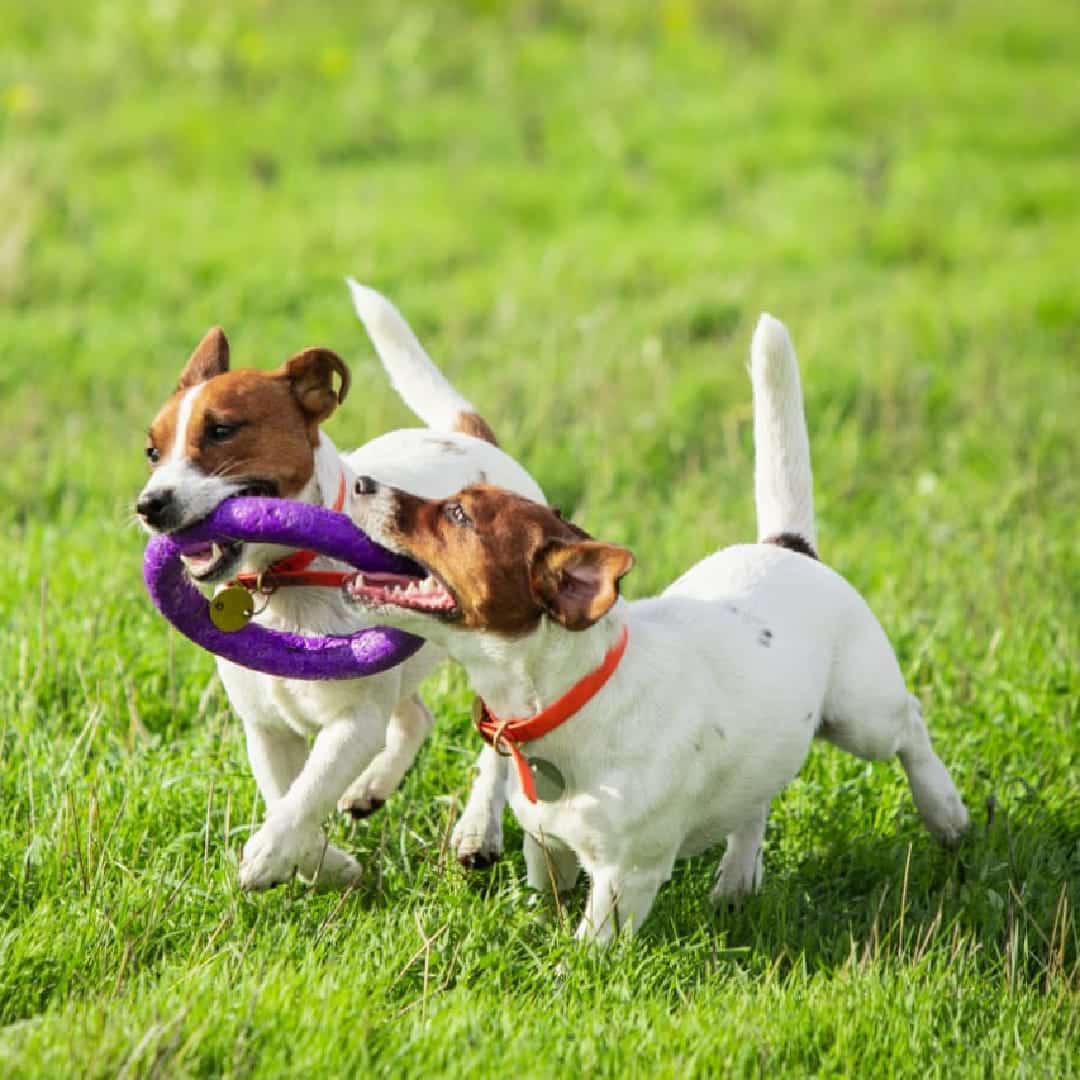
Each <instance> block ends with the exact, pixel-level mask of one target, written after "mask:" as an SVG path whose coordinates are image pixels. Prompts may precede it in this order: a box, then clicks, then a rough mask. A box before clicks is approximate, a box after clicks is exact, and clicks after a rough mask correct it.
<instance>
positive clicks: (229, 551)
mask: <svg viewBox="0 0 1080 1080" xmlns="http://www.w3.org/2000/svg"><path fill="white" fill-rule="evenodd" d="M277 493H278V486H277V484H275V483H274V482H273V481H272V480H248V481H246V482H245V483H244V485H243V486H242V487H241V488H240V490H239V491H237V492H236V493H235V494H233V495H231V496H230V498H244V497H247V496H249V495H258V496H269V497H270V498H274V497H276V496H277ZM243 553H244V544H243V541H241V540H222V541H221V542H219V543H212V544H204V545H203V546H201V547H197V548H191V549H189V550H187V551H185V552H184V553H183V554H182V555H181V556H180V558H181V560H182V561H183V563H184V566H185V567H186V568H187V572H188V573H189V574H190V575H191V577H192V578H194V580H195V581H201V582H214V581H218V580H221V579H224V578H226V577H229V576H231V574H232V573H233V571H234V570H235V569H236V568H237V567H238V566H239V565H240V562H241V559H242V557H243Z"/></svg>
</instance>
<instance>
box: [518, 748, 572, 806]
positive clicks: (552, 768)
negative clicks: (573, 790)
mask: <svg viewBox="0 0 1080 1080" xmlns="http://www.w3.org/2000/svg"><path fill="white" fill-rule="evenodd" d="M527 760H528V763H529V768H530V769H531V770H532V774H533V783H534V784H535V785H536V797H537V798H538V799H539V800H540V801H541V802H555V800H556V799H561V798H562V796H563V792H564V791H566V781H565V780H564V779H563V774H562V773H561V772H559V769H558V766H556V765H554V764H552V763H551V762H550V761H547V760H546V759H545V758H539V757H534V758H528V759H527Z"/></svg>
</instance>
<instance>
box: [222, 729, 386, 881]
mask: <svg viewBox="0 0 1080 1080" xmlns="http://www.w3.org/2000/svg"><path fill="white" fill-rule="evenodd" d="M382 730H383V725H382V723H381V722H380V720H379V718H377V717H374V716H371V715H368V714H361V715H359V716H355V717H350V718H347V719H341V720H335V721H333V722H332V723H330V724H328V725H327V726H326V727H324V728H323V729H322V731H320V732H319V734H318V736H317V737H316V739H315V743H314V745H313V746H312V749H311V754H310V755H309V756H308V759H307V761H306V762H305V764H304V767H303V769H302V770H301V772H300V775H299V776H298V777H297V778H296V779H295V781H293V784H292V786H291V787H290V788H289V790H288V792H287V793H286V794H285V795H284V796H283V797H282V798H280V799H279V800H278V801H277V802H275V803H274V804H273V805H272V806H271V807H270V808H269V811H268V813H267V815H266V821H265V822H264V823H263V825H262V827H261V828H260V829H259V830H258V832H256V833H255V835H254V836H252V837H251V839H250V840H248V842H247V843H246V844H245V845H244V854H243V858H242V860H241V862H240V886H241V888H243V889H245V890H249V891H259V890H262V889H269V888H271V887H272V886H274V885H280V884H281V883H282V882H284V881H288V880H289V879H290V878H291V877H292V876H293V874H294V873H299V874H300V875H301V876H302V877H305V878H309V879H316V880H315V884H316V885H317V886H318V887H320V888H328V889H337V888H345V887H347V886H349V885H352V884H353V883H355V882H356V881H357V880H359V877H360V864H359V863H357V861H356V860H355V859H354V858H353V857H352V856H351V855H347V854H345V853H344V852H343V851H339V850H338V849H337V848H334V847H331V846H329V845H328V844H327V843H326V838H325V836H324V834H323V831H322V828H321V824H322V821H323V819H324V818H325V817H326V815H327V814H328V813H330V811H331V810H332V809H333V808H334V804H335V803H336V802H337V798H338V795H339V794H340V792H341V791H342V790H343V789H344V788H345V786H346V784H348V782H349V780H350V779H351V778H352V777H354V776H356V774H357V773H358V772H360V770H361V769H362V768H363V766H364V765H365V764H366V763H367V762H368V761H370V760H371V756H372V755H373V753H374V752H375V749H376V747H377V745H378V740H379V738H380V735H381V732H382Z"/></svg>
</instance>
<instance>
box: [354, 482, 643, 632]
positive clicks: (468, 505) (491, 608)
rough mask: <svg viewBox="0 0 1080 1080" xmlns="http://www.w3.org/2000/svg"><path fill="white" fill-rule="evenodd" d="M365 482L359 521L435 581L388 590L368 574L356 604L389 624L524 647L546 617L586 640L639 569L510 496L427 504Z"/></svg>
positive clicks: (463, 495) (468, 496)
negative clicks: (436, 623)
mask: <svg viewBox="0 0 1080 1080" xmlns="http://www.w3.org/2000/svg"><path fill="white" fill-rule="evenodd" d="M365 479H366V478H361V480H360V481H358V484H357V490H356V492H355V495H354V499H353V510H352V513H353V517H354V520H356V522H357V523H358V524H359V525H360V527H361V528H363V529H365V531H367V532H368V534H369V535H370V536H371V537H372V539H374V540H376V541H377V542H379V543H382V544H384V545H385V546H387V547H390V548H392V549H393V550H396V551H399V552H402V553H403V554H405V555H407V556H409V557H410V558H412V559H413V560H415V561H416V562H417V563H419V564H420V565H421V566H422V567H424V568H425V570H426V571H427V572H428V573H427V576H426V577H423V578H416V579H410V578H409V577H408V576H407V575H406V576H401V575H391V576H389V577H387V580H376V578H375V576H373V575H366V574H362V575H358V577H357V579H356V581H354V582H353V583H352V584H351V585H350V586H349V594H350V595H351V597H352V598H353V599H354V600H355V601H357V602H358V603H363V604H365V605H366V606H369V607H372V608H375V609H377V610H378V612H379V617H380V618H381V617H382V616H383V615H384V614H385V615H386V617H387V619H388V621H390V622H399V623H401V624H402V625H406V624H407V625H409V626H413V627H415V626H416V619H417V618H420V619H427V620H430V619H433V618H434V619H440V620H445V621H452V623H453V625H454V626H455V627H458V628H461V629H465V630H477V631H484V632H488V633H494V634H498V635H501V636H504V637H516V636H519V635H522V634H526V633H529V632H530V631H531V630H533V629H535V628H536V626H537V624H538V623H539V621H540V619H541V618H542V617H543V616H545V615H546V616H548V617H549V618H551V619H553V620H554V621H556V622H558V623H560V624H561V625H562V626H564V627H566V628H567V629H568V630H584V629H587V628H588V627H589V626H592V625H593V623H595V622H596V621H597V620H598V619H600V618H601V617H602V616H603V615H604V614H605V613H606V612H607V611H608V610H609V609H610V608H611V606H612V605H613V604H614V603H615V600H616V599H617V598H618V593H619V580H620V579H621V578H622V577H623V575H624V574H626V573H627V572H628V571H629V570H630V568H631V567H632V566H633V563H634V557H633V555H632V554H631V553H630V552H629V551H628V550H627V549H626V548H622V547H617V546H615V545H613V544H602V543H597V542H596V541H594V540H592V539H590V538H589V536H588V534H586V533H585V532H583V531H582V530H581V529H579V528H577V526H575V525H572V524H571V523H570V522H567V521H564V520H563V519H562V518H561V517H560V516H559V514H558V512H557V511H553V510H550V509H549V508H548V507H546V506H541V505H540V504H539V503H534V502H531V501H530V500H529V499H525V498H522V497H521V496H519V495H515V494H513V493H511V492H508V491H504V490H503V489H501V488H495V487H490V486H486V485H476V486H473V487H469V488H466V489H465V490H464V491H461V492H459V493H458V494H457V495H455V496H453V497H452V498H449V499H422V498H419V497H417V496H415V495H409V494H407V493H405V492H402V491H397V490H394V489H392V488H380V487H379V486H378V485H375V484H374V482H372V481H368V482H367V483H368V484H369V485H370V489H369V490H367V491H362V490H361V486H362V485H363V484H364V481H365ZM391 577H392V578H393V579H394V580H390V578H391ZM440 636H441V637H444V635H440ZM444 640H445V637H444Z"/></svg>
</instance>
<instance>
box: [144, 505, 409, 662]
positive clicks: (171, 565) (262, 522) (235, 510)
mask: <svg viewBox="0 0 1080 1080" xmlns="http://www.w3.org/2000/svg"><path fill="white" fill-rule="evenodd" d="M220 540H246V541H256V542H261V543H271V544H283V545H285V546H287V547H295V548H311V549H313V550H315V551H318V552H320V553H321V554H323V555H328V556H330V557H331V558H334V559H339V560H341V561H342V562H346V563H348V564H349V565H351V566H355V567H356V568H357V569H358V570H368V571H371V572H375V571H389V572H396V573H416V572H417V568H416V566H415V564H413V563H411V562H410V561H409V560H408V559H406V558H404V557H403V556H400V555H395V554H394V553H393V552H390V551H387V550H386V549H385V548H382V547H380V546H379V545H378V544H376V543H375V542H374V541H373V540H371V539H370V538H369V537H368V536H367V535H365V534H364V533H363V532H361V531H360V530H359V529H358V528H357V527H356V526H355V525H354V524H353V523H352V521H351V520H350V519H349V518H348V517H347V516H346V515H345V514H339V513H337V512H336V511H334V510H327V509H326V508H325V507H322V506H307V505H305V504H304V503H297V502H290V501H289V500H287V499H267V498H256V497H250V498H236V499H227V500H226V501H225V502H223V503H222V504H221V505H220V506H219V507H218V508H217V509H216V510H215V511H214V512H213V513H212V514H210V516H209V517H207V518H205V519H204V520H203V521H200V522H199V523H198V524H197V525H193V526H192V527H191V528H190V529H185V530H184V531H183V532H180V533H174V534H172V535H168V536H155V537H154V538H153V539H152V540H151V541H150V543H149V545H148V546H147V548H146V556H145V558H144V560H143V580H144V581H145V582H146V588H147V590H148V591H149V593H150V597H151V599H152V600H153V601H154V604H155V605H156V606H157V609H158V610H159V611H160V612H161V613H162V615H164V616H165V618H166V619H168V620H169V622H171V623H172V624H173V626H175V627H176V628H177V629H178V630H179V631H180V632H181V633H182V634H184V635H185V636H186V637H189V638H190V639H191V640H192V641H194V642H195V644H196V645H201V646H202V647H203V648H204V649H207V650H209V651H210V652H212V653H216V654H217V655H218V656H222V657H224V658H225V659H226V660H231V661H232V662H233V663H236V664H240V665H242V666H243V667H246V668H251V669H253V670H254V671H262V672H264V673H265V674H267V675H280V676H282V677H285V678H290V679H356V678H361V677H362V676H365V675H375V674H377V673H378V672H380V671H386V670H387V669H388V668H392V667H394V666H395V665H396V664H400V663H401V662H402V661H403V660H407V659H408V658H409V657H410V656H412V654H413V653H415V652H416V651H417V649H419V648H420V646H421V645H423V643H424V642H423V639H422V638H418V637H414V636H413V635H412V634H407V633H405V632H404V631H403V630H393V629H390V628H388V627H374V628H371V629H367V630H360V631H358V632H357V633H355V634H351V635H349V636H347V637H305V636H304V635H302V634H290V633H285V632H283V631H278V630H271V629H269V628H267V627H263V626H258V625H257V624H255V623H249V624H248V625H247V626H245V627H244V628H243V629H242V630H237V631H235V632H232V633H226V632H225V631H223V630H219V629H218V628H217V627H216V626H215V625H214V624H213V623H212V622H211V621H210V615H209V604H208V602H207V600H206V597H204V596H203V594H202V593H201V592H199V590H198V589H197V588H196V587H195V585H194V584H193V583H192V581H191V579H190V578H189V577H188V575H187V573H186V571H185V570H184V565H183V563H182V561H181V558H180V556H181V555H182V554H183V553H184V552H185V551H192V550H195V549H197V548H200V547H205V546H206V544H207V543H210V542H212V541H220Z"/></svg>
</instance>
